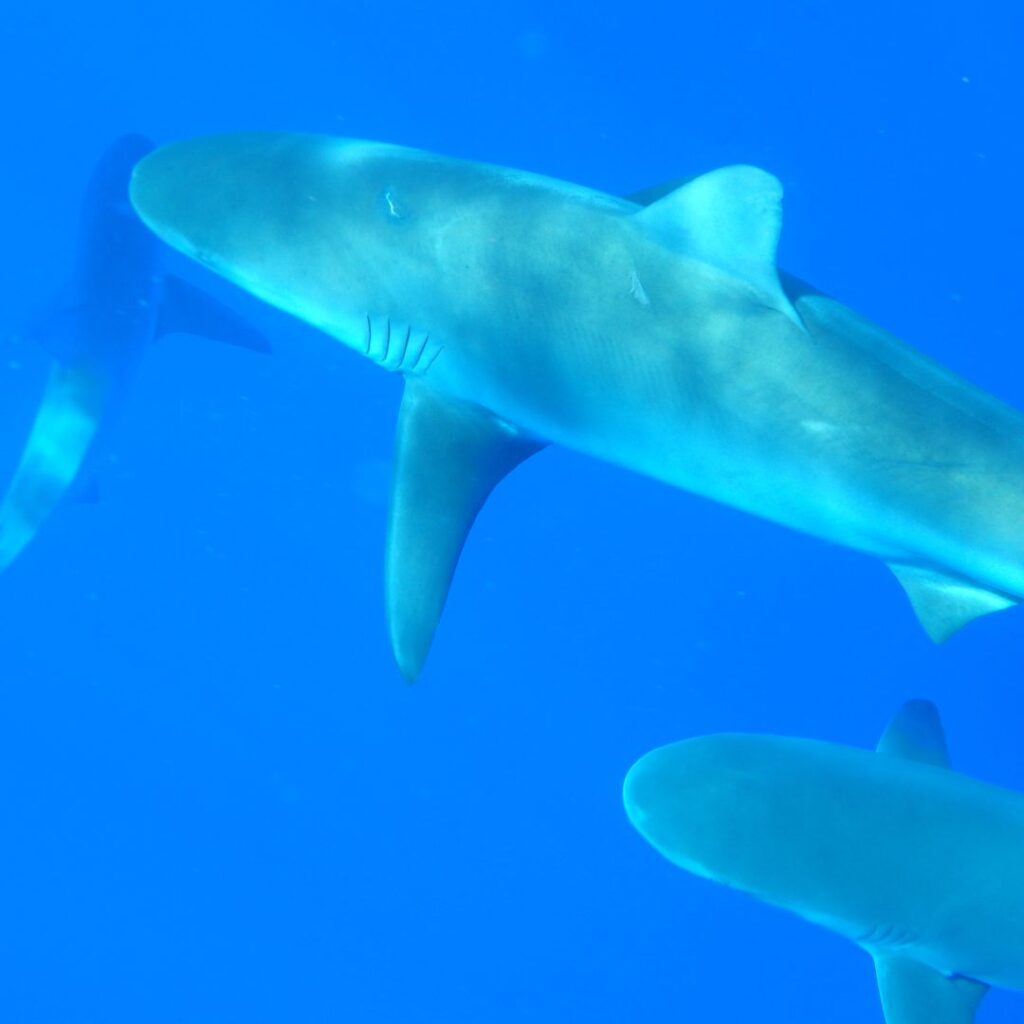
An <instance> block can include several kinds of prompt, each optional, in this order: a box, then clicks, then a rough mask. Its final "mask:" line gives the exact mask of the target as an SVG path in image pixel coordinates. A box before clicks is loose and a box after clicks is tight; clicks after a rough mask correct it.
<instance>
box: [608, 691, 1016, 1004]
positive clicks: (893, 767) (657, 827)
mask: <svg viewBox="0 0 1024 1024" xmlns="http://www.w3.org/2000/svg"><path fill="white" fill-rule="evenodd" d="M623 798H624V801H625V805H626V813H627V814H628V816H629V819H630V821H631V822H632V824H633V825H634V826H635V827H636V829H637V830H638V831H639V832H640V834H641V835H642V836H643V837H644V838H645V839H646V840H647V841H648V842H649V843H650V844H651V845H652V846H653V847H654V848H655V849H656V850H658V852H660V853H661V854H663V855H664V856H665V857H666V858H668V860H670V861H671V862H672V863H673V864H675V865H676V866H677V867H681V868H683V869H685V870H686V871H689V872H692V873H693V874H695V875H698V876H700V877H702V878H706V879H710V880H712V881H715V882H720V883H722V884H723V885H727V886H729V887H731V888H733V889H737V890H740V891H742V892H745V893H748V894H750V895H753V896H756V897H757V898H758V899H761V900H763V901H764V902H766V903H769V904H772V905H774V906H778V907H783V908H785V909H787V910H790V911H793V912H795V913H796V914H799V915H800V916H801V917H803V918H805V919H806V920H808V921H811V922H813V923H814V924H818V925H822V926H824V927H826V928H829V929H831V930H832V931H834V932H838V933H839V934H840V935H843V936H845V937H846V938H848V939H851V940H852V941H854V942H856V943H857V944H858V945H860V946H861V947H862V948H863V949H865V950H867V952H868V953H870V954H871V956H872V957H873V958H874V961H875V969H876V974H877V978H878V988H879V994H880V996H881V1000H882V1008H883V1011H884V1013H885V1020H886V1022H887V1024H970V1022H971V1021H973V1020H974V1016H975V1011H976V1010H977V1007H978V1004H979V1003H980V1002H981V999H982V998H983V997H984V995H985V993H986V992H987V991H988V989H989V987H991V986H998V987H1001V988H1007V989H1016V990H1024V867H1022V866H1024V795H1021V794H1018V793H1014V792H1012V791H1010V790H1007V789H1002V788H1000V787H998V786H994V785H990V784H988V783H985V782H982V781H980V780H977V779H972V778H970V777H969V776H966V775H962V774H960V773H958V772H955V771H953V770H952V769H951V768H950V762H949V756H948V753H947V748H946V742H945V737H944V733H943V728H942V724H941V722H940V719H939V715H938V712H937V710H936V708H935V706H934V705H933V704H931V703H930V702H928V701H922V700H914V701H910V702H908V703H906V704H905V705H903V707H902V708H901V709H900V710H899V711H898V712H897V714H896V716H895V717H894V719H893V720H892V722H891V723H890V724H889V726H888V728H887V729H886V731H885V733H884V734H883V736H882V738H881V740H880V741H879V743H878V746H877V748H876V749H875V750H873V751H872V750H860V749H856V748H853V747H847V746H841V745H838V744H834V743H824V742H818V741H815V740H806V739H792V738H788V737H781V736H770V735H747V734H718V735H710V736H698V737H695V738H693V739H688V740H684V741H682V742H679V743H672V744H669V745H668V746H664V747H659V748H658V749H656V750H653V751H651V752H650V753H648V754H645V755H644V756H643V757H641V758H640V760H639V761H637V762H636V764H634V765H633V767H632V768H631V769H630V771H629V773H628V775H627V776H626V780H625V785H624V789H623Z"/></svg>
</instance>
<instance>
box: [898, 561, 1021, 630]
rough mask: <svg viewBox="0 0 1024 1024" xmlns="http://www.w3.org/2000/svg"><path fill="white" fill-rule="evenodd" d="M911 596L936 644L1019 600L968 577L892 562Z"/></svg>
mask: <svg viewBox="0 0 1024 1024" xmlns="http://www.w3.org/2000/svg"><path fill="white" fill-rule="evenodd" d="M889 568H890V569H892V571H893V572H894V573H895V575H896V579H898V580H899V581H900V583H901V584H902V586H903V589H904V590H905V591H906V592H907V597H909V598H910V603H911V605H912V606H913V609H914V612H915V614H916V615H917V618H918V620H919V621H920V623H921V625H922V626H923V627H924V630H925V632H926V633H927V634H928V635H929V636H930V637H931V638H932V640H934V641H935V642H936V643H942V642H943V641H945V640H948V639H949V638H950V637H951V636H952V635H953V634H954V633H956V632H957V631H958V630H960V629H962V628H963V627H964V626H966V625H967V623H968V622H970V621H971V620H972V619H976V618H978V617H979V616H981V615H988V614H989V613H990V612H1001V611H1003V610H1004V609H1005V608H1012V607H1013V606H1014V605H1015V604H1017V603H1018V602H1017V601H1016V600H1014V599H1013V598H1012V597H1007V596H1006V595H1005V594H1000V593H998V592H996V591H994V590H984V589H983V588H981V587H976V586H974V585H973V584H971V583H968V582H967V581H966V580H958V579H954V578H953V577H952V576H943V575H942V574H941V573H937V572H933V571H932V570H930V569H922V568H919V567H918V566H913V565H900V564H898V563H893V562H890V563H889Z"/></svg>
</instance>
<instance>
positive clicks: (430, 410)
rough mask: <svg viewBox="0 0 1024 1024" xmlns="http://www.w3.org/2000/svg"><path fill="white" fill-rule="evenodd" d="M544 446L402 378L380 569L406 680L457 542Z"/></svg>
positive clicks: (415, 665) (419, 658) (422, 647)
mask: <svg viewBox="0 0 1024 1024" xmlns="http://www.w3.org/2000/svg"><path fill="white" fill-rule="evenodd" d="M543 447H544V445H543V443H542V442H539V441H536V440H534V439H533V438H529V437H525V436H523V435H522V434H520V433H519V432H517V431H516V430H514V429H513V428H512V427H509V426H508V425H506V424H504V423H502V422H501V421H499V420H497V419H496V418H495V417H493V416H491V415H490V414H488V413H486V412H484V411H483V410H482V409H477V408H476V407H474V406H471V405H466V404H464V403H462V402H455V401H452V400H450V399H447V398H445V397H443V396H441V395H438V394H437V393H436V392H434V391H432V390H431V389H430V388H428V387H427V386H426V385H425V384H422V383H420V382H419V381H416V380H414V379H408V380H407V381H406V385H405V394H404V395H403V396H402V408H401V412H400V413H399V417H398V431H397V437H396V447H395V474H394V483H393V486H392V493H391V511H390V517H389V521H388V544H387V570H386V583H387V614H388V630H389V632H390V634H391V647H392V650H393V651H394V655H395V660H396V661H397V662H398V667H399V669H401V672H402V674H403V675H404V676H405V677H406V679H408V680H410V681H411V680H413V679H415V678H416V676H417V675H418V674H419V671H420V668H421V667H422V665H423V661H424V659H425V658H426V656H427V651H428V650H429V648H430V642H431V640H432V639H433V636H434V630H435V628H436V627H437V623H438V620H439V619H440V617H441V611H442V609H443V608H444V602H445V598H446V597H447V596H448V587H449V585H450V583H451V580H452V576H453V574H454V572H455V565H456V563H457V562H458V560H459V555H460V553H461V552H462V545H463V544H464V543H465V540H466V536H467V534H468V533H469V530H470V527H472V525H473V521H474V520H475V519H476V516H477V513H478V512H479V511H480V509H481V508H482V507H483V504H484V502H485V501H486V500H487V496H488V495H489V494H490V493H491V491H492V490H493V489H494V487H495V486H497V484H498V483H499V482H500V481H501V480H502V479H503V478H504V477H505V476H507V475H508V474H509V473H511V472H512V470H513V469H515V467H516V466H518V465H519V464H520V463H521V462H522V461H523V460H524V459H527V458H529V456H531V455H532V454H533V453H534V452H536V451H539V450H540V449H541V448H543Z"/></svg>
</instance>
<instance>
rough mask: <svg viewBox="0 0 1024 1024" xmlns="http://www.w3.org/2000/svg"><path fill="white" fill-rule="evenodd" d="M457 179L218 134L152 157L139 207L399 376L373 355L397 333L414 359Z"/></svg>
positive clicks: (385, 149)
mask: <svg viewBox="0 0 1024 1024" xmlns="http://www.w3.org/2000/svg"><path fill="white" fill-rule="evenodd" d="M453 166H454V167H459V166H460V164H459V162H458V161H446V160H443V159H442V158H438V157H432V156H430V155H428V154H423V153H419V152H418V151H416V150H409V149H404V148H402V147H398V146H389V145H384V144H378V143H368V142H360V141H354V140H350V139H335V138H325V137H318V136H310V135H299V134H290V133H280V134H275V133H249V134H231V135H219V136H211V137H207V138H200V139H195V140H189V141H185V142H178V143H174V144H171V145H168V146H164V147H162V148H160V149H158V150H157V151H156V152H154V153H152V154H151V155H149V156H148V157H146V158H145V159H144V160H142V161H141V162H140V163H139V164H138V166H137V167H136V169H135V173H134V175H133V179H132V186H131V197H132V203H133V205H134V206H135V209H136V210H137V212H138V213H139V215H140V216H141V217H142V219H143V221H145V223H146V224H147V225H148V226H149V227H150V228H151V229H152V230H153V231H154V232H155V233H156V234H157V235H159V236H160V237H161V238H163V240H164V241H166V242H168V243H169V244H170V245H172V246H173V247H174V248H176V249H179V250H180V251H182V252H184V253H185V254H186V255H188V256H191V257H192V258H194V259H196V260H197V261H199V262H200V263H203V264H205V265H206V266H208V267H209V268H210V269H212V270H214V271H216V272H217V273H218V274H220V275H221V276H223V277H226V278H227V279H228V280H230V281H233V282H234V283H235V284H238V285H240V286H241V287H243V288H245V289H246V290H247V291H249V292H252V293H253V294H255V295H257V296H258V297H260V298H262V299H264V300H266V301H268V302H270V303H271V304H272V305H275V306H277V307H278V308H280V309H283V310H284V311H285V312H288V313H291V314H293V315H296V316H298V317H299V318H300V319H303V320H305V321H306V322H308V323H312V324H313V325H315V326H317V327H319V328H321V329H322V330H324V331H326V332H327V333H328V334H330V335H331V336H333V337H335V338H336V339H338V340H340V341H342V342H343V343H345V344H346V345H348V346H350V347H352V348H354V349H356V350H357V351H362V352H363V353H364V354H366V355H369V356H373V357H375V358H376V359H377V361H382V362H385V365H388V363H387V360H386V359H384V358H383V353H382V352H381V351H375V350H374V349H375V346H377V344H378V342H377V338H380V337H382V336H383V332H384V329H385V328H384V322H385V320H386V321H387V331H388V333H389V334H390V333H391V332H392V330H393V331H394V333H396V334H398V333H399V332H401V333H402V335H403V341H404V342H405V343H406V344H405V348H406V355H407V357H408V358H409V359H411V358H412V355H413V354H414V353H415V352H416V351H417V344H416V337H417V336H416V334H415V330H416V328H420V329H421V330H422V329H424V327H425V325H423V324H417V323H415V322H414V319H415V317H416V316H417V315H421V313H420V311H422V310H425V309H429V308H430V300H431V296H430V289H429V285H428V282H429V281H431V280H435V279H436V275H434V274H432V273H430V272H429V271H430V270H432V269H433V268H434V265H435V263H436V260H437V258H438V253H437V246H436V239H437V236H438V230H442V231H443V222H441V221H442V219H443V218H445V217H447V218H450V217H451V204H450V203H449V202H446V201H444V200H445V198H446V196H444V195H442V194H441V193H442V192H443V191H444V182H445V180H446V178H447V177H450V174H451V168H452V167H453ZM461 166H465V165H461ZM435 229H437V230H435ZM425 271H426V272H425ZM421 282H423V283H422V284H421ZM427 326H429V325H427ZM374 335H375V336H374ZM409 335H412V338H411V343H410V337H409ZM394 348H395V349H397V348H398V346H397V345H396V346H394ZM390 358H391V361H392V362H395V361H396V359H397V357H396V356H394V355H392V356H391V357H390ZM388 368H389V369H401V370H403V371H407V370H408V369H409V367H408V366H407V365H388Z"/></svg>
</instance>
